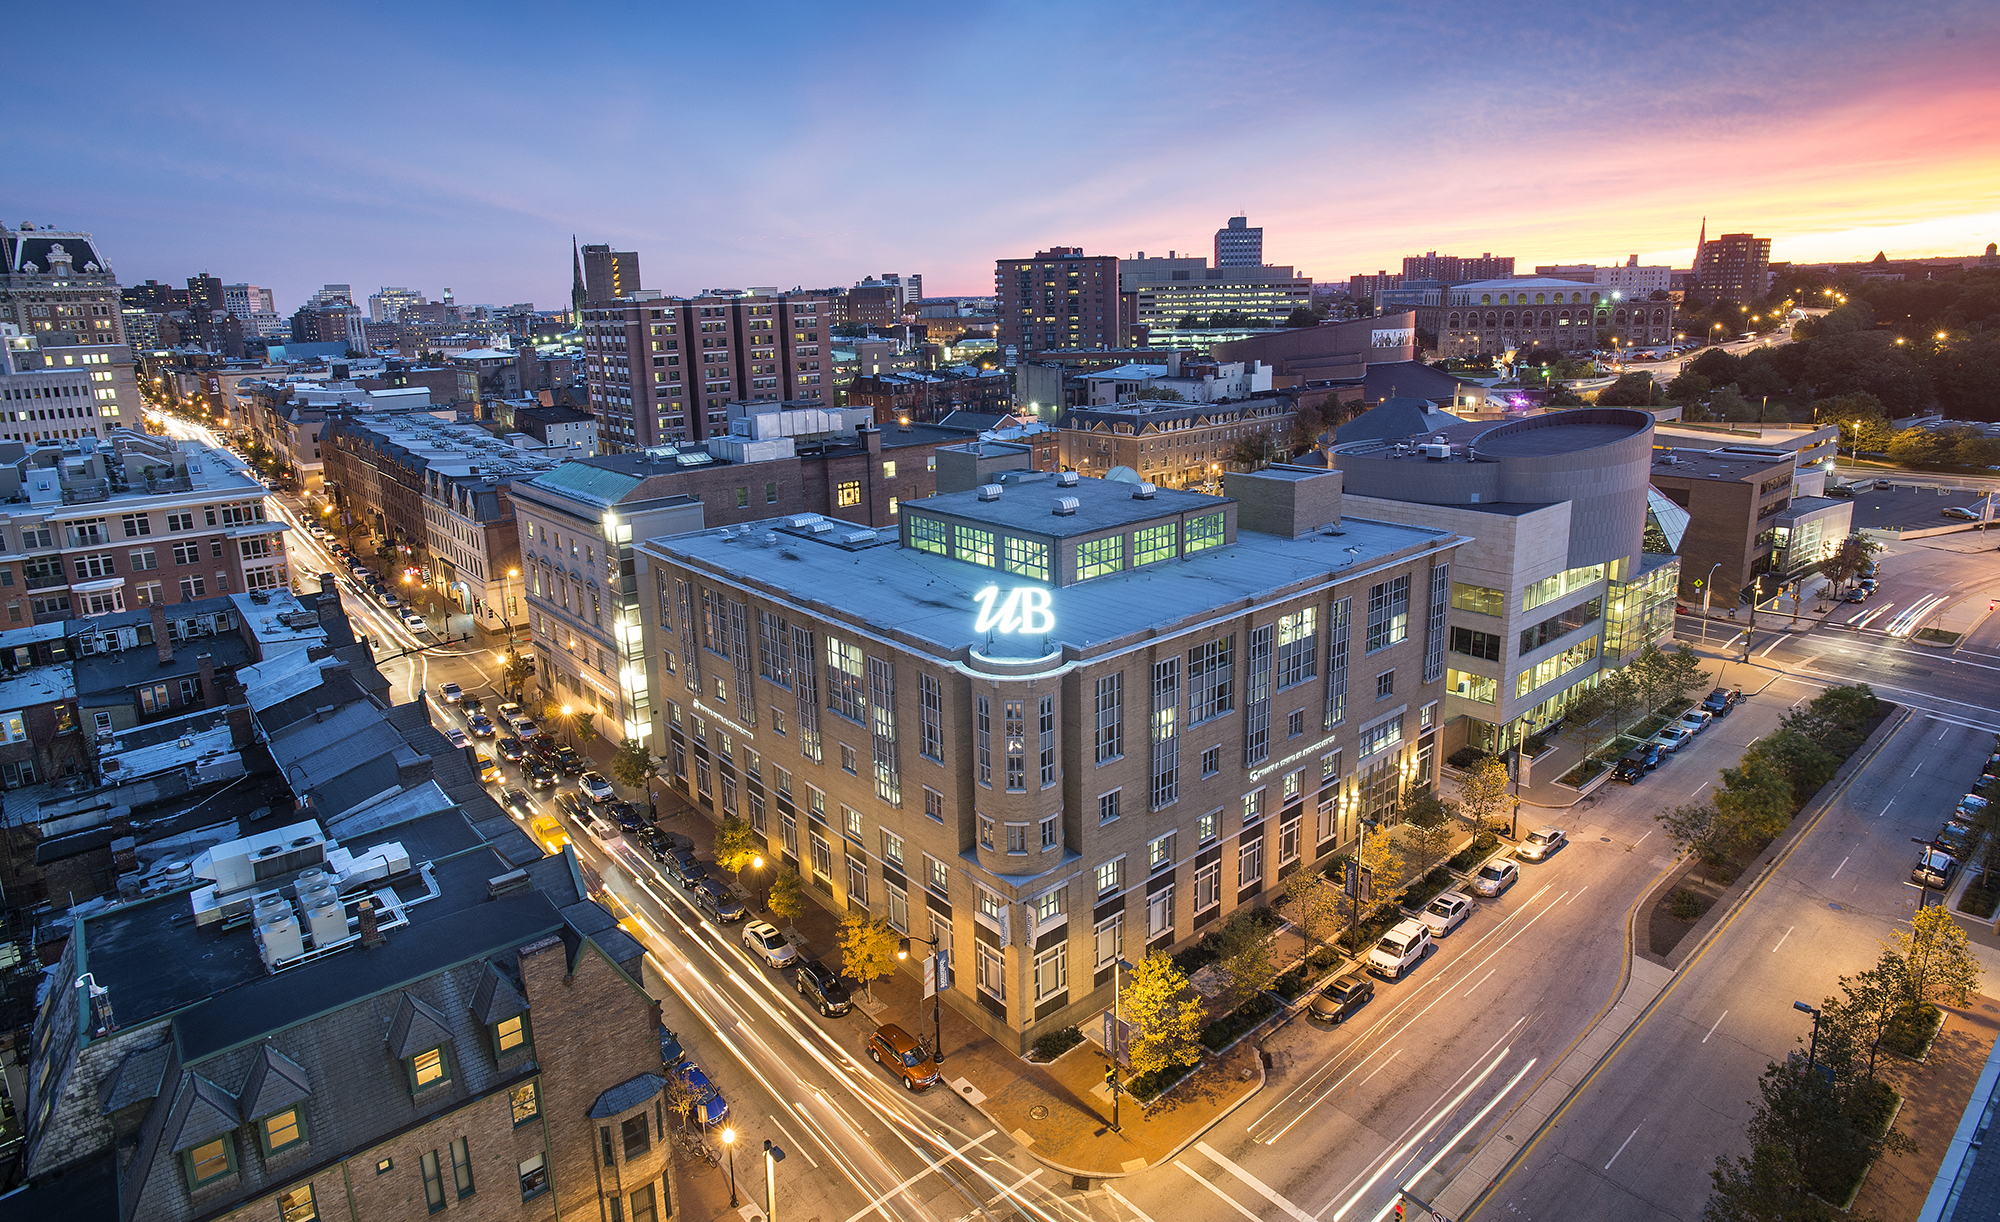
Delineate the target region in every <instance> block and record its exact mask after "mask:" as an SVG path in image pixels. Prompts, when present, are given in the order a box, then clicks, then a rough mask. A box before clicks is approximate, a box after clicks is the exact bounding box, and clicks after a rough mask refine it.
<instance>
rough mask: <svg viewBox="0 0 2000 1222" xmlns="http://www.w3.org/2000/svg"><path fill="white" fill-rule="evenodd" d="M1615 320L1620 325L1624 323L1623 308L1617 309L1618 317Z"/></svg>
mask: <svg viewBox="0 0 2000 1222" xmlns="http://www.w3.org/2000/svg"><path fill="white" fill-rule="evenodd" d="M1616 321H1617V324H1618V325H1619V326H1621V327H1622V326H1624V325H1625V311H1623V310H1620V311H1618V317H1617V320H1616Z"/></svg>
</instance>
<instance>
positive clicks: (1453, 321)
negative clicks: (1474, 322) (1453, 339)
mask: <svg viewBox="0 0 2000 1222" xmlns="http://www.w3.org/2000/svg"><path fill="white" fill-rule="evenodd" d="M1445 326H1446V328H1448V329H1449V330H1452V331H1456V330H1458V315H1456V314H1453V315H1452V316H1451V318H1450V319H1449V320H1448V321H1447V322H1446V323H1445Z"/></svg>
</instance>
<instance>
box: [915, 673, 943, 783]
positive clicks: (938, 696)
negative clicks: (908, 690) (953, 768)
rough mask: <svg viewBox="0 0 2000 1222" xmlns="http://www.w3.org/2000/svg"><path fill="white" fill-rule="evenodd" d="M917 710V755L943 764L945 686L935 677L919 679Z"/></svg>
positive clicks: (923, 676)
mask: <svg viewBox="0 0 2000 1222" xmlns="http://www.w3.org/2000/svg"><path fill="white" fill-rule="evenodd" d="M917 708H918V710H919V714H920V727H919V733H918V742H917V754H919V755H922V756H923V757H925V758H926V759H932V760H936V761H938V762H939V763H943V762H944V685H943V684H941V683H939V682H938V681H937V679H936V677H935V676H932V675H920V676H919V677H918V679H917Z"/></svg>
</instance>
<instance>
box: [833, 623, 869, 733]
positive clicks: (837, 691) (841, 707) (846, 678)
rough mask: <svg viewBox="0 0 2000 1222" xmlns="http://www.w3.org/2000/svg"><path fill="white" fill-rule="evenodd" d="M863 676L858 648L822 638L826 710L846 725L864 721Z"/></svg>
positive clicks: (866, 715)
mask: <svg viewBox="0 0 2000 1222" xmlns="http://www.w3.org/2000/svg"><path fill="white" fill-rule="evenodd" d="M864 674H865V671H864V670H863V667H862V661H861V650H860V649H859V648H858V647H856V646H853V645H850V644H848V643H847V642H845V641H843V640H841V639H840V638H839V637H835V636H829V637H827V638H826V707H828V708H830V709H832V710H833V711H834V712H836V713H838V714H840V715H841V716H842V717H845V718H847V719H848V720H849V721H855V722H860V721H865V720H866V719H867V717H868V706H867V697H866V696H865V695H864V694H863V686H862V685H863V683H864V682H865V679H864V678H863V676H864Z"/></svg>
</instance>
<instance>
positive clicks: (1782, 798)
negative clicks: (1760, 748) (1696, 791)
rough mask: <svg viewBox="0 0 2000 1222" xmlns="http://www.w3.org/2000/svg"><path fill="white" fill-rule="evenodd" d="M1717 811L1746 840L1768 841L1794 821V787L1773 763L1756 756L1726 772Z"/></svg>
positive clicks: (1723, 776) (1753, 755)
mask: <svg viewBox="0 0 2000 1222" xmlns="http://www.w3.org/2000/svg"><path fill="white" fill-rule="evenodd" d="M1715 807H1716V809H1717V810H1719V811H1720V812H1722V815H1723V817H1724V818H1725V819H1728V820H1729V821H1730V822H1731V823H1732V824H1734V825H1735V826H1736V827H1737V828H1738V829H1740V834H1741V835H1742V836H1743V837H1744V839H1746V840H1749V841H1752V842H1755V841H1760V840H1768V839H1770V838H1771V837H1773V836H1776V835H1777V834H1778V833H1779V832H1782V831H1784V830H1785V825H1786V824H1787V823H1790V822H1791V820H1792V783H1791V781H1790V780H1789V779H1788V778H1787V777H1786V776H1785V774H1784V773H1782V772H1780V771H1778V769H1777V766H1776V765H1774V764H1773V763H1771V761H1769V760H1767V759H1765V758H1764V757H1762V756H1760V755H1758V754H1757V753H1756V752H1754V751H1753V752H1751V753H1750V754H1748V755H1746V756H1744V757H1743V762H1742V763H1741V764H1740V765H1739V766H1738V767H1735V768H1724V769H1723V770H1722V788H1720V789H1718V790H1716V791H1715Z"/></svg>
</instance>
